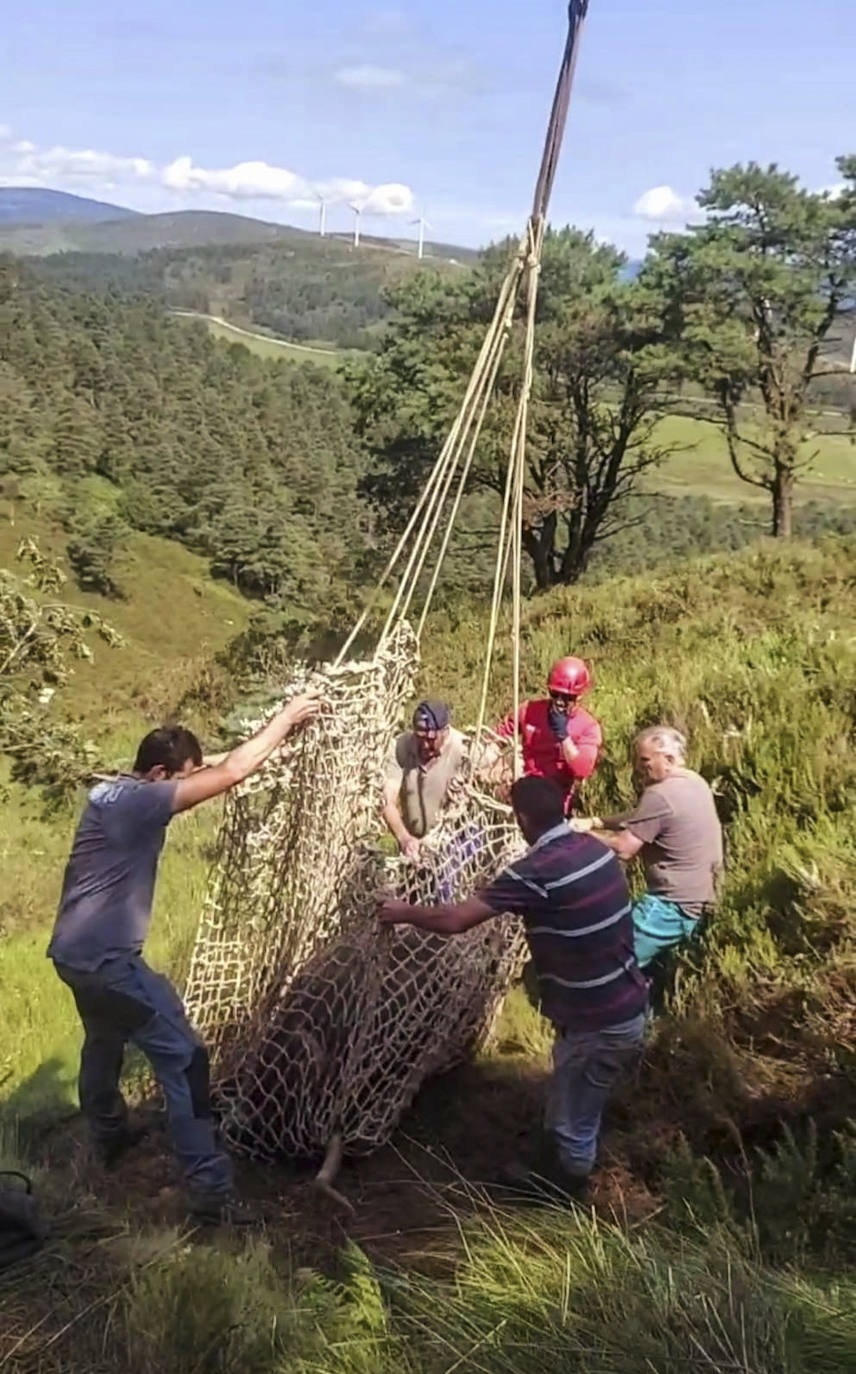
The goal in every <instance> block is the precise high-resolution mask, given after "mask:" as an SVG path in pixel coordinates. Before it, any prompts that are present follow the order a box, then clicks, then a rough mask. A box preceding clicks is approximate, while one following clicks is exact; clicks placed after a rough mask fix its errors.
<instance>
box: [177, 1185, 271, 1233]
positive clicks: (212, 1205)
mask: <svg viewBox="0 0 856 1374" xmlns="http://www.w3.org/2000/svg"><path fill="white" fill-rule="evenodd" d="M188 1212H189V1214H190V1220H191V1221H193V1222H195V1223H196V1225H197V1226H261V1225H263V1224H264V1216H263V1215H262V1213H261V1212H260V1211H259V1209H258V1208H255V1207H252V1206H250V1205H249V1204H248V1203H246V1202H241V1201H240V1199H239V1198H238V1197H236V1195H235V1194H234V1193H225V1194H219V1193H191V1195H190V1198H189V1200H188Z"/></svg>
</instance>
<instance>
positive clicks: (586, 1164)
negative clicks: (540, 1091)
mask: <svg viewBox="0 0 856 1374" xmlns="http://www.w3.org/2000/svg"><path fill="white" fill-rule="evenodd" d="M646 1019H647V1018H646V1015H645V1013H644V1012H640V1014H639V1015H638V1016H635V1017H634V1018H633V1020H632V1021H624V1022H622V1023H621V1024H620V1025H617V1026H607V1027H605V1028H604V1029H603V1030H599V1031H560V1032H559V1033H558V1034H557V1036H556V1043H555V1045H554V1046H553V1074H552V1077H551V1079H550V1083H549V1086H548V1089H547V1109H546V1113H545V1118H544V1125H545V1128H546V1130H547V1132H548V1133H549V1134H550V1135H551V1136H552V1137H553V1142H554V1144H555V1147H556V1151H557V1153H558V1157H559V1162H560V1164H561V1165H562V1168H563V1169H565V1170H566V1171H567V1172H568V1173H569V1174H573V1175H574V1176H575V1177H577V1178H585V1177H587V1176H588V1175H589V1174H590V1173H591V1171H592V1169H593V1168H594V1164H595V1158H596V1156H597V1142H598V1137H599V1135H600V1123H601V1117H602V1116H603V1109H604V1107H605V1106H606V1103H607V1099H608V1098H609V1095H610V1093H611V1092H612V1090H613V1088H614V1087H615V1085H616V1083H617V1082H618V1079H619V1078H620V1077H621V1074H622V1073H624V1072H625V1070H627V1069H629V1068H631V1067H632V1066H633V1064H635V1063H636V1061H637V1059H638V1058H639V1054H640V1052H641V1049H642V1039H643V1036H644V1034H645V1023H646Z"/></svg>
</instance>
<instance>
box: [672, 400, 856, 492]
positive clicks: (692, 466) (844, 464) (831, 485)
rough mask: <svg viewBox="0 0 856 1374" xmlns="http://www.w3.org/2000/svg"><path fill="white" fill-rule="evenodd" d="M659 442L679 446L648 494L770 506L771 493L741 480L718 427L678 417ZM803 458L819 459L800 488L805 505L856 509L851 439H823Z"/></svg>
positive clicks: (806, 450)
mask: <svg viewBox="0 0 856 1374" xmlns="http://www.w3.org/2000/svg"><path fill="white" fill-rule="evenodd" d="M657 438H658V440H659V441H660V442H662V443H663V444H666V445H675V446H676V451H675V452H674V453H673V454H672V455H671V456H670V457H669V458H668V459H667V460H666V462H665V463H664V464H663V465H662V467H660V468H658V469H657V471H656V472H655V473H652V474H651V475H650V476H649V477H648V479H647V481H646V487H647V488H648V489H650V490H655V491H663V492H666V493H668V494H671V495H675V496H686V495H693V496H708V497H710V499H711V500H712V501H722V502H728V503H729V504H731V503H735V502H743V501H760V502H769V497H768V495H767V493H766V492H764V491H761V490H759V489H758V488H757V487H753V486H750V485H749V484H748V483H746V482H741V481H740V480H739V478H738V477H737V476H736V475H735V472H734V469H733V468H732V466H731V462H730V460H729V457H728V449H727V446H726V443H725V440H724V438H723V436H722V434H721V433H720V431H719V430H718V428H717V427H716V426H715V425H712V424H709V423H707V422H705V421H703V420H695V419H692V418H685V417H683V416H679V415H672V416H669V417H668V419H665V420H663V421H662V423H661V424H660V425H659V427H658V432H657ZM803 453H804V456H805V457H806V458H809V457H813V456H814V455H815V454H816V455H817V456H816V457H815V458H814V461H813V463H812V467H811V471H810V472H807V473H806V475H805V478H804V479H803V480H802V481H800V483H799V486H798V488H797V499H798V500H799V501H801V502H803V501H829V500H836V499H839V498H840V499H842V500H844V501H846V502H847V503H848V504H850V505H852V504H856V444H854V443H853V441H852V440H851V438H850V437H849V436H848V435H846V434H829V435H820V436H818V438H817V439H815V440H813V441H812V442H811V443H807V444H805V445H804V446H803Z"/></svg>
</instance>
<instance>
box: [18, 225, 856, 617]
mask: <svg viewBox="0 0 856 1374" xmlns="http://www.w3.org/2000/svg"><path fill="white" fill-rule="evenodd" d="M241 252H242V250H238V249H236V250H235V255H236V257H237V258H238V260H240V261H243V259H241V257H240V253H241ZM214 259H216V260H219V261H220V263H221V267H222V270H223V272H224V273H225V272H226V271H227V269H228V268H229V263H230V253H229V252H227V251H225V250H216V253H215V252H212V260H214ZM188 261H189V262H192V261H196V258H195V257H194V255H188ZM152 262H153V257H152V256H146V257H144V258H143V259H134V258H125V257H122V258H115V259H106V260H105V259H101V258H96V259H93V260H91V261H90V260H88V259H85V258H84V259H82V260H80V261H79V262H73V261H72V260H71V259H68V260H64V259H62V258H59V259H57V260H56V261H55V262H54V261H53V260H51V259H46V260H44V261H43V262H42V263H41V264H39V271H38V272H36V271H34V270H33V267H32V266H31V265H30V264H25V263H23V262H21V261H18V260H15V259H12V258H7V259H5V260H3V261H2V267H0V480H2V483H3V492H4V494H5V496H6V498H7V499H10V498H11V499H13V500H15V499H17V500H23V501H25V502H31V503H34V504H36V505H38V506H39V507H40V508H41V509H42V510H43V511H46V512H47V513H49V514H51V515H53V516H55V517H56V518H57V519H59V520H60V521H61V522H62V524H63V525H64V526H65V528H66V530H67V531H68V533H69V535H70V540H69V543H68V556H69V559H70V561H71V563H72V567H73V570H74V572H75V574H76V575H77V578H78V581H79V582H80V583H81V585H83V586H91V587H94V588H97V589H100V590H102V591H106V592H108V593H112V594H117V595H120V594H121V591H122V578H121V565H122V555H123V547H124V538H123V534H124V531H125V530H126V529H127V528H128V527H131V528H134V529H138V530H142V531H144V532H147V533H153V534H159V535H162V536H164V537H166V538H169V539H173V540H177V541H179V542H180V543H182V544H184V545H186V546H187V547H188V548H190V549H192V550H194V551H196V552H199V553H202V554H203V555H205V556H207V557H208V558H209V559H210V563H211V568H212V571H213V573H214V574H215V575H217V576H221V577H225V578H228V579H229V580H230V581H231V582H232V583H233V584H234V585H235V586H236V587H238V588H239V589H240V590H241V591H242V592H244V593H245V594H247V595H249V596H251V597H254V598H257V599H259V600H264V601H265V603H266V607H267V611H268V612H269V611H271V610H272V611H273V612H274V616H273V621H272V622H271V621H270V616H269V615H266V623H272V624H274V625H276V626H277V627H278V628H282V626H283V625H284V624H286V625H288V624H290V625H292V626H293V627H296V629H297V630H298V631H299V629H300V628H301V627H303V626H306V625H307V624H312V623H314V622H315V621H316V619H317V618H318V617H319V616H320V617H322V618H326V619H328V620H329V619H331V618H332V619H336V617H337V615H338V612H339V609H340V608H341V610H342V615H343V617H344V619H345V620H347V619H349V618H350V617H351V615H352V614H353V608H354V605H355V604H356V602H357V601H358V600H359V596H360V591H359V588H360V586H361V585H365V584H366V583H368V582H369V581H370V580H371V578H372V575H373V571H374V568H375V566H376V565H375V562H374V559H375V558H376V557H380V556H381V555H382V554H383V553H384V548H385V540H386V539H388V537H389V531H388V530H387V529H386V528H385V526H384V523H383V521H380V522H379V521H378V519H377V515H376V514H375V504H373V502H374V493H375V489H376V485H377V482H376V475H374V476H373V474H372V472H371V471H369V470H368V466H367V464H368V461H369V460H368V458H367V456H366V453H365V451H364V449H363V447H362V442H361V440H360V439H359V438H358V437H357V436H356V427H357V420H358V416H357V415H355V413H354V412H353V411H352V408H351V395H350V394H349V389H348V384H347V382H346V380H345V379H343V378H342V377H340V376H338V375H336V374H334V373H330V372H328V371H321V370H319V369H315V368H314V367H312V366H306V365H304V364H301V365H296V364H292V363H288V362H277V361H264V360H262V359H259V358H257V357H255V356H253V355H252V354H250V353H249V352H248V351H247V350H246V349H244V348H243V347H240V346H234V345H233V346H226V345H224V344H222V343H218V342H215V341H212V340H211V339H210V338H209V337H208V335H207V334H206V332H205V330H204V328H203V327H202V326H201V325H200V326H198V327H197V326H192V325H188V324H187V323H186V322H178V321H174V320H171V319H170V318H169V317H168V315H167V313H166V310H165V301H164V296H163V293H162V292H161V291H160V290H159V289H157V287H156V283H154V276H150V277H147V275H146V274H147V273H148V274H151V273H153V267H152ZM258 272H259V275H260V276H261V275H262V269H261V267H259V269H258ZM96 284H97V289H95V287H96ZM141 288H142V289H143V290H144V294H140V290H141ZM404 488H406V490H404ZM409 490H410V488H409V485H408V483H404V484H403V492H402V496H403V498H406V496H407V495H408V494H409ZM496 516H497V511H496V498H495V497H494V495H493V494H492V493H490V492H482V493H478V492H474V493H473V495H472V496H471V497H470V498H469V502H468V505H467V506H466V518H465V519H464V520H463V521H462V523H461V529H460V531H459V532H458V533H457V535H456V538H455V540H454V541H453V543H452V546H451V548H450V551H449V565H448V569H447V573H446V575H445V577H444V580H443V583H442V584H441V589H440V591H441V595H442V596H443V597H444V598H445V599H447V600H448V599H449V598H450V597H451V598H453V599H454V598H457V597H458V596H461V595H464V596H467V595H473V594H476V595H481V594H483V593H484V590H485V588H486V585H487V583H488V579H489V578H490V575H491V571H492V565H493V551H494V547H495V533H494V531H495V528H496ZM854 526H856V507H846V506H845V507H825V506H823V507H822V506H817V505H813V506H812V505H808V506H802V507H799V508H798V510H797V513H796V531H797V533H802V534H814V533H816V532H819V531H821V530H824V529H835V530H839V531H841V532H845V531H848V530H851V529H853V528H854ZM762 532H763V525H762V523H761V518H760V516H759V511H758V509H757V507H753V506H745V507H741V506H738V505H736V504H735V505H724V504H717V503H715V502H713V501H711V500H709V499H707V498H705V497H702V496H692V495H688V496H685V497H683V496H664V495H660V494H654V493H652V492H651V491H650V490H648V491H646V490H640V491H637V492H635V493H632V494H631V495H630V496H629V497H628V500H627V506H626V511H625V518H624V520H623V522H622V529H620V530H618V531H616V532H615V533H614V534H613V535H611V537H610V538H609V539H607V540H604V541H602V542H601V543H598V544H597V545H596V547H595V548H594V550H593V553H592V557H591V560H590V562H589V564H588V566H587V568H586V571H585V579H586V580H588V581H591V580H597V579H598V578H599V577H601V576H604V575H606V574H609V573H612V572H615V571H643V570H645V569H647V568H650V567H653V566H656V565H658V564H661V563H663V562H668V561H671V560H674V559H675V558H679V557H682V556H686V555H689V554H692V553H696V552H701V551H708V550H715V549H721V548H731V549H733V548H739V547H742V546H743V545H745V544H746V543H748V542H750V541H752V540H753V539H755V538H757V537H758V535H759V534H760V533H762Z"/></svg>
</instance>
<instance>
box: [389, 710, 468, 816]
mask: <svg viewBox="0 0 856 1374" xmlns="http://www.w3.org/2000/svg"><path fill="white" fill-rule="evenodd" d="M464 747H465V740H464V736H463V735H462V734H461V732H460V731H459V730H455V729H452V728H450V730H449V734H448V736H447V738H446V740H445V742H444V744H443V747H442V749H441V751H440V754H439V755H438V757H437V758H436V759H434V760H433V761H432V762H431V763H430V764H429V765H428V767H427V768H425V767H423V765H422V764H421V763H420V762H419V746H418V743H417V740H416V736H415V734H414V733H413V731H412V730H405V732H404V734H402V735H399V736H398V738H397V740H396V741H395V743H394V744H393V746H392V750H391V752H390V755H389V758H388V759H387V760H386V764H385V766H384V782H385V783H386V784H387V785H388V786H392V787H395V788H396V789H397V790H398V797H399V803H398V804H399V806H400V807H401V819H402V820H403V821H404V824H405V825H406V827H407V829H408V831H409V832H410V834H411V835H416V836H417V837H418V838H419V839H421V838H422V836H423V835H427V834H428V831H429V830H433V828H434V826H435V825H436V824H437V821H438V820H439V818H440V812H441V810H442V809H443V803H444V802H445V800H446V795H447V793H448V791H449V784H450V783H451V782H452V779H453V778H454V777H455V775H456V774H457V772H458V770H459V769H460V766H461V763H462V762H463V758H464Z"/></svg>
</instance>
